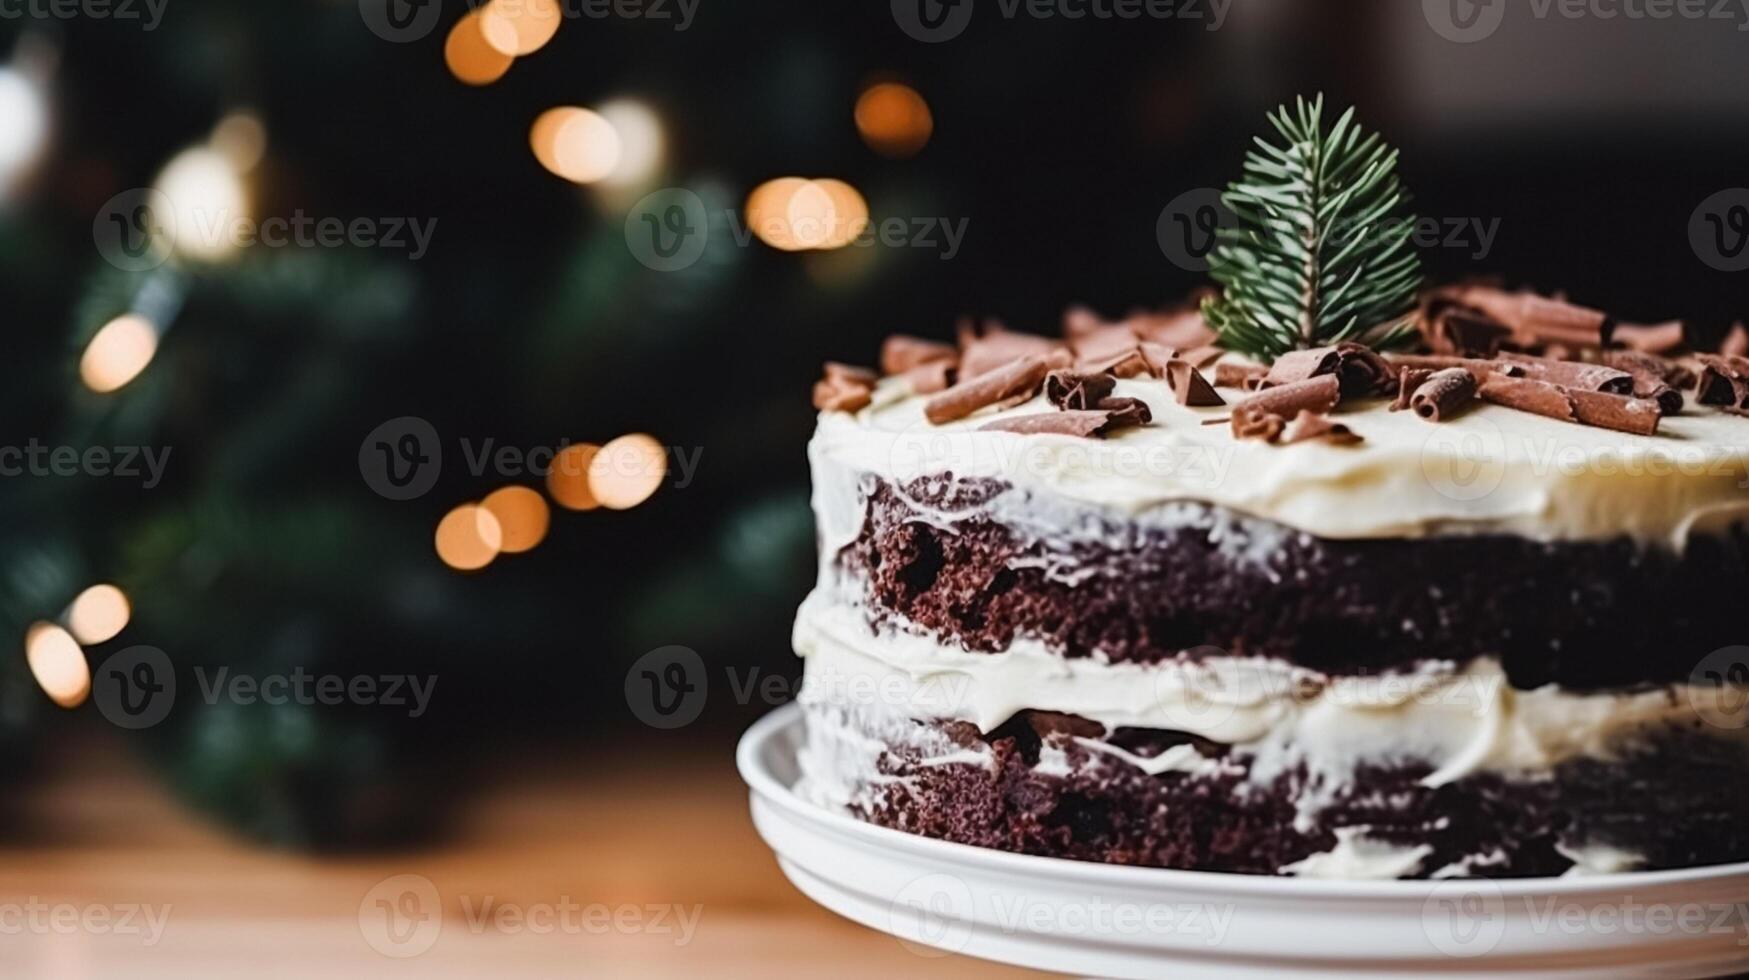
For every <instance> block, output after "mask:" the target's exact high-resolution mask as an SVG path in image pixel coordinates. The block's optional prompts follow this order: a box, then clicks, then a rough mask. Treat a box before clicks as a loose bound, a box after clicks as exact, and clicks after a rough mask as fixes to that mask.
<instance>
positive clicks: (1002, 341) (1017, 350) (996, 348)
mask: <svg viewBox="0 0 1749 980" xmlns="http://www.w3.org/2000/svg"><path fill="white" fill-rule="evenodd" d="M959 337H960V375H959V376H960V380H961V381H962V382H963V381H969V380H971V379H973V378H976V377H978V376H979V375H982V374H987V373H988V372H990V371H994V370H996V369H997V368H1001V367H1005V366H1007V365H1008V364H1011V363H1013V361H1014V360H1015V359H1016V358H1020V357H1029V356H1038V357H1042V358H1046V359H1047V362H1048V363H1049V364H1050V366H1052V367H1068V366H1069V362H1070V361H1071V360H1072V357H1071V355H1070V354H1069V351H1068V348H1066V347H1064V346H1063V345H1062V344H1061V343H1058V342H1057V341H1054V340H1049V339H1046V338H1044V337H1038V336H1034V335H1033V334H1026V333H1015V332H1013V331H1011V330H1009V329H1007V328H1006V327H1004V326H1002V325H1001V324H1000V323H996V322H995V321H991V322H990V323H988V324H986V325H985V326H984V327H983V328H982V329H981V330H980V329H978V328H977V327H975V326H973V325H972V323H971V321H969V320H962V321H961V322H960V327H959Z"/></svg>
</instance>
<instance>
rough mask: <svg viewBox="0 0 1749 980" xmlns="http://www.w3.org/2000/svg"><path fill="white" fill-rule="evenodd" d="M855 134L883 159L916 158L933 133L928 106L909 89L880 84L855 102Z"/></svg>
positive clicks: (868, 90)
mask: <svg viewBox="0 0 1749 980" xmlns="http://www.w3.org/2000/svg"><path fill="white" fill-rule="evenodd" d="M856 131H857V132H859V133H861V134H862V139H863V142H865V143H867V144H868V145H869V148H870V149H872V150H874V151H875V152H876V153H879V154H881V155H882V156H888V157H908V156H914V155H916V153H917V151H919V150H921V149H923V147H924V145H925V144H927V143H928V142H929V137H930V134H932V133H934V132H935V118H934V117H933V116H932V115H930V112H929V103H927V102H924V101H923V96H921V95H919V94H917V90H916V89H914V88H912V87H911V86H909V85H902V84H900V83H898V82H881V83H879V84H877V85H871V86H869V87H868V89H867V90H865V91H864V92H863V93H862V95H861V96H859V97H858V98H857V100H856Z"/></svg>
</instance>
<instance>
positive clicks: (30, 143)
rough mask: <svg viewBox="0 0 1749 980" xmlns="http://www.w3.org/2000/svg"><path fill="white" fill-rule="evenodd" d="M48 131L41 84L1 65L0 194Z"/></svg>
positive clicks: (39, 148) (37, 149)
mask: <svg viewBox="0 0 1749 980" xmlns="http://www.w3.org/2000/svg"><path fill="white" fill-rule="evenodd" d="M48 133H49V110H48V103H47V100H46V99H45V98H44V96H43V90H42V86H40V85H38V84H37V83H36V81H34V80H33V79H31V78H30V77H28V76H26V75H25V74H24V73H23V72H21V71H18V70H17V69H15V68H0V195H4V193H5V192H6V189H7V185H9V184H11V183H12V181H13V180H14V179H15V178H17V177H18V176H19V175H20V174H22V173H23V172H24V171H26V170H28V169H29V168H30V166H31V165H32V164H34V163H35V162H36V160H37V158H38V157H39V156H40V155H41V154H42V151H43V146H44V145H45V144H46V143H47V142H48Z"/></svg>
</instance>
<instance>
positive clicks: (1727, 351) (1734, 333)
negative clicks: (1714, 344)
mask: <svg viewBox="0 0 1749 980" xmlns="http://www.w3.org/2000/svg"><path fill="white" fill-rule="evenodd" d="M1719 353H1721V354H1723V355H1725V356H1726V357H1749V327H1745V326H1743V324H1742V323H1733V324H1731V332H1730V333H1728V334H1725V342H1724V343H1722V344H1720V345H1719Z"/></svg>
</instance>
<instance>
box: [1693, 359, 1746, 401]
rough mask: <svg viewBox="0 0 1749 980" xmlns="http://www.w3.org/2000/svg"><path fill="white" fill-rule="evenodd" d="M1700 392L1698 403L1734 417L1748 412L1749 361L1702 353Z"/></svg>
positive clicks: (1698, 393)
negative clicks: (1719, 409)
mask: <svg viewBox="0 0 1749 980" xmlns="http://www.w3.org/2000/svg"><path fill="white" fill-rule="evenodd" d="M1699 360H1700V363H1701V364H1702V365H1703V366H1702V369H1701V373H1700V390H1699V391H1698V392H1696V394H1695V400H1696V401H1698V402H1700V403H1701V404H1702V405H1715V406H1717V407H1719V408H1722V409H1724V410H1725V411H1727V412H1731V413H1733V414H1737V415H1742V414H1745V413H1749V358H1745V357H1733V356H1729V355H1721V354H1701V355H1700V356H1699Z"/></svg>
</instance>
